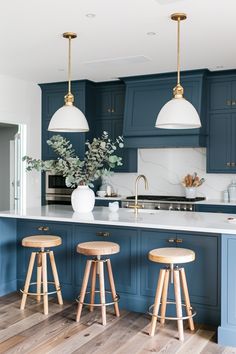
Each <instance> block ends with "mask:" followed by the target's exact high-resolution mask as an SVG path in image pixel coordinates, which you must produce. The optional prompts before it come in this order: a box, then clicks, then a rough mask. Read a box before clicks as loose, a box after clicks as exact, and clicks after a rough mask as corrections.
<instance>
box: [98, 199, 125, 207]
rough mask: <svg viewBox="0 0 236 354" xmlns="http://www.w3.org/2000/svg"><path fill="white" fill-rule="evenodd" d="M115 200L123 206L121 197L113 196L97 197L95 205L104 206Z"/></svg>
mask: <svg viewBox="0 0 236 354" xmlns="http://www.w3.org/2000/svg"><path fill="white" fill-rule="evenodd" d="M114 202H118V203H119V207H121V201H120V199H115V198H113V199H112V200H111V199H106V198H105V197H104V198H103V199H97V198H96V199H95V206H104V207H108V206H109V203H114Z"/></svg>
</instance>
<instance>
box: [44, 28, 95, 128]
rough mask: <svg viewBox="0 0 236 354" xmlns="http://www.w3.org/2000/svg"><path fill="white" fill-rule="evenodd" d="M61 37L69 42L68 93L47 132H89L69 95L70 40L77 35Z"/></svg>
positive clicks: (82, 116) (69, 33) (67, 34)
mask: <svg viewBox="0 0 236 354" xmlns="http://www.w3.org/2000/svg"><path fill="white" fill-rule="evenodd" d="M63 37H64V38H67V39H68V40H69V55H68V59H69V60H68V93H67V95H66V96H65V105H64V106H63V107H61V108H59V109H58V110H57V111H56V112H55V113H54V115H53V116H52V118H51V120H50V123H49V126H48V130H50V131H53V132H87V131H89V126H88V122H87V120H86V118H85V116H84V114H83V112H81V110H79V109H78V108H77V107H75V106H74V105H73V103H74V96H73V94H72V93H71V39H73V38H76V37H77V34H76V33H73V32H65V33H63Z"/></svg>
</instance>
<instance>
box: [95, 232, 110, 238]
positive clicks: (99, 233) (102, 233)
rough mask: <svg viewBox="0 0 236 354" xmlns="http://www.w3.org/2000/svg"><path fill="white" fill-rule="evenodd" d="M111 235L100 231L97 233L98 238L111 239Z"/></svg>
mask: <svg viewBox="0 0 236 354" xmlns="http://www.w3.org/2000/svg"><path fill="white" fill-rule="evenodd" d="M110 235H111V233H110V232H108V231H99V232H96V236H101V237H109V236H110Z"/></svg>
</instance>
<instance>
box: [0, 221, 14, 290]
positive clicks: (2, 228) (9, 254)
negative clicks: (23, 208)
mask: <svg viewBox="0 0 236 354" xmlns="http://www.w3.org/2000/svg"><path fill="white" fill-rule="evenodd" d="M0 235H1V237H0V296H3V295H5V294H8V293H10V292H12V291H16V290H17V274H16V254H17V247H16V220H14V219H9V218H5V219H4V218H1V220H0Z"/></svg>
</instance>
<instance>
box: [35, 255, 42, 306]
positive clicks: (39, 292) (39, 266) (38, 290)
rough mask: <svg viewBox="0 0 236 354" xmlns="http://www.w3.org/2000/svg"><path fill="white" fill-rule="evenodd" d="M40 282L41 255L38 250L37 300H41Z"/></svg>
mask: <svg viewBox="0 0 236 354" xmlns="http://www.w3.org/2000/svg"><path fill="white" fill-rule="evenodd" d="M41 283H42V255H41V253H40V252H39V253H38V254H37V294H38V295H37V297H36V299H37V301H38V302H40V300H41V295H40V294H41Z"/></svg>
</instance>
